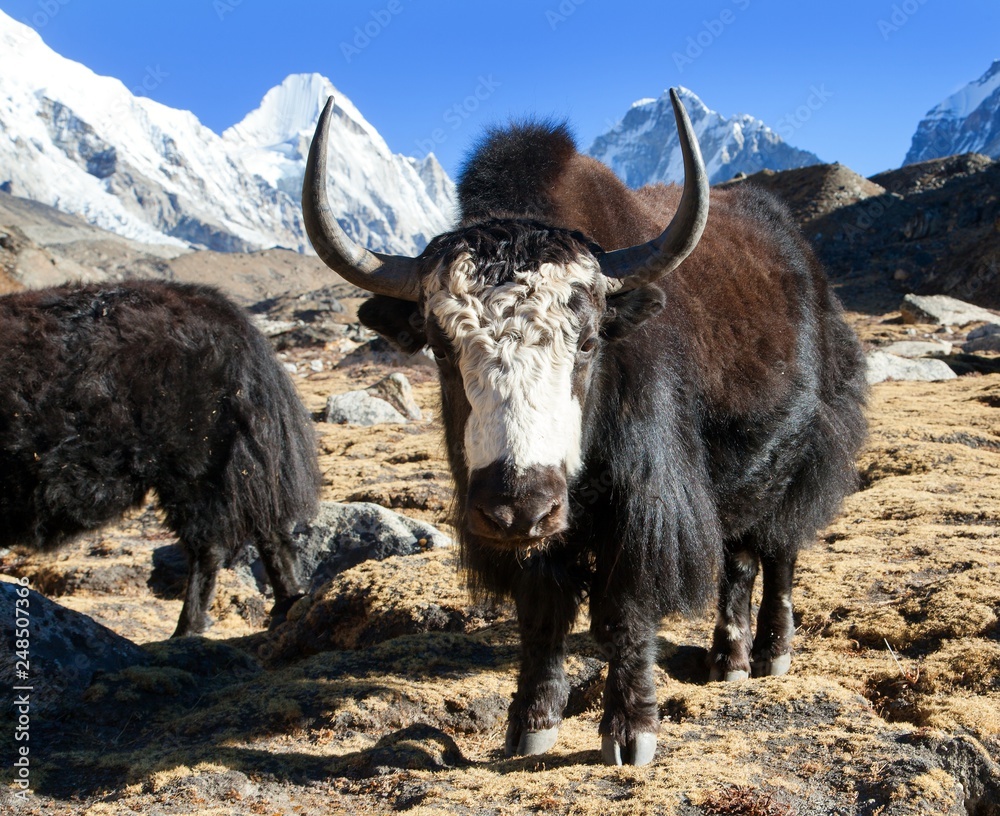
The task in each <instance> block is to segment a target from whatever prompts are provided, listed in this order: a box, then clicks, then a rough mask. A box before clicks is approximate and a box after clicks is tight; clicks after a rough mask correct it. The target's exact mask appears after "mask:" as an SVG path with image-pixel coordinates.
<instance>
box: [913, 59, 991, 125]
mask: <svg viewBox="0 0 1000 816" xmlns="http://www.w3.org/2000/svg"><path fill="white" fill-rule="evenodd" d="M998 89H1000V59H998V60H994V61H993V64H992V65H991V66H990V67H989V69H988V70H987V71H986V73H985V74H983V75H982V76H981V77H979V79H977V80H974V81H973V82H970V83H969V84H968V85H966V86H965V87H964V88H962V89H961V90H959V91H958V92H957V93H953V94H952V95H951V96H949V97H948V98H947V99H945V100H944V102H942V103H941V104H940V105H937V106H935V107H934V108H931V110H929V111H928V112H927V117H926V118H927V119H965V118H966V117H967V116H969V114H971V113H972V112H973V111H975V110H976V109H977V108H978V107H979V106H980V105H982V104H983V102H985V101H986V100H987V99H988V98H989V97H990V96H992V95H993V94H994V93H996V91H997V90H998Z"/></svg>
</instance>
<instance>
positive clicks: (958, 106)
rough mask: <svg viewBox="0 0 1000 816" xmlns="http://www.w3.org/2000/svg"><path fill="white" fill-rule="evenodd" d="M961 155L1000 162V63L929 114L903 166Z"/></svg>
mask: <svg viewBox="0 0 1000 816" xmlns="http://www.w3.org/2000/svg"><path fill="white" fill-rule="evenodd" d="M959 153H983V154H985V155H987V156H990V157H992V158H994V159H997V158H1000V60H995V61H994V62H993V64H992V65H991V66H990V67H989V68H988V69H987V71H986V73H985V74H983V75H982V76H981V77H979V79H977V80H975V81H973V82H970V83H969V84H968V85H966V86H965V87H964V88H962V89H961V90H960V91H958V92H957V93H954V94H952V95H951V96H949V97H948V98H947V99H945V100H944V101H943V102H941V103H940V104H939V105H936V106H935V107H933V108H931V109H930V110H929V111H928V112H927V115H926V116H925V117H924V118H923V119H922V120H921V122H920V124H919V125H917V131H916V133H914V134H913V140H912V142H911V143H910V149H909V151H907V153H906V158H905V159H904V160H903V164H913V163H915V162H923V161H927V160H928V159H938V158H943V157H945V156H954V155H957V154H959Z"/></svg>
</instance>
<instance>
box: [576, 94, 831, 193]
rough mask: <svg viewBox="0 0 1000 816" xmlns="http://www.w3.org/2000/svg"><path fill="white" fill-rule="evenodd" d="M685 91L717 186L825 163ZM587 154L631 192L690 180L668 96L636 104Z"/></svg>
mask: <svg viewBox="0 0 1000 816" xmlns="http://www.w3.org/2000/svg"><path fill="white" fill-rule="evenodd" d="M679 91H680V96H681V99H682V100H683V102H684V105H685V107H686V108H687V112H688V115H689V116H690V117H691V124H692V125H693V126H694V130H695V133H696V134H697V135H698V142H699V144H700V145H701V152H702V155H703V156H704V158H705V166H706V167H707V169H708V176H709V181H711V182H712V183H713V184H715V183H718V182H722V181H727V180H729V179H731V178H732V177H733V176H735V175H737V174H738V173H755V172H757V171H759V170H763V169H765V168H767V169H770V170H787V169H789V168H792V167H803V166H805V165H810V164H818V163H819V161H820V160H819V158H818V157H817V156H815V155H814V154H812V153H809V152H808V151H805V150H799V149H798V148H795V147H792V146H791V145H789V144H787V143H786V142H785V141H784V140H783V139H782V138H781V137H780V136H779V135H778V134H777V133H775V132H774V131H773V130H772V129H771V128H769V127H768V126H767V125H765V124H764V123H763V122H762V121H760V120H759V119H755V118H754V117H752V116H748V115H745V114H743V115H738V116H732V117H730V118H728V119H727V118H725V117H724V116H722V115H721V114H720V113H717V112H716V111H713V110H711V109H710V108H709V107H708V106H707V105H705V103H704V102H702V101H701V99H699V98H698V96H697V95H696V94H695V93H693V92H692V91H690V90H688V89H687V88H680V89H679ZM587 152H588V153H589V154H590V155H591V156H593V157H594V158H595V159H599V160H600V161H602V162H604V163H605V164H606V165H608V167H610V168H611V169H612V170H614V171H615V173H617V174H618V176H619V177H620V178H621V179H622V180H623V181H624V182H625V183H626V184H628V185H629V186H630V187H641V186H642V185H644V184H652V183H654V182H665V183H669V182H681V181H683V179H684V164H683V160H682V159H681V150H680V142H679V141H678V137H677V125H676V123H675V121H674V112H673V106H672V105H671V103H670V96H669V94H668V93H666V92H664V94H663V95H662V96H661V97H660V98H659V99H641V100H639V101H638V102H635V103H634V104H633V105H632V107H631V108H630V109H629V110H628V112H627V113H626V114H625V116H624V117H622V120H621V121H620V122H618V124H616V125H615V126H614V127H613V128H612V129H611V130H609V131H608V132H607V133H604V134H602V135H601V136H598V137H597V138H596V139H595V140H594V143H593V144H592V145H591V146H590V148H589V150H588V151H587Z"/></svg>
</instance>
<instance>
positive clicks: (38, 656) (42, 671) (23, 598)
mask: <svg viewBox="0 0 1000 816" xmlns="http://www.w3.org/2000/svg"><path fill="white" fill-rule="evenodd" d="M18 630H21V631H18ZM24 634H26V636H22V635H24ZM15 635H16V636H15ZM0 637H2V642H3V643H4V644H5V645H6V646H5V649H4V659H3V661H2V662H0V685H2V686H3V688H4V689H6V690H7V691H10V690H11V689H12V688H14V687H15V686H26V687H28V686H30V687H31V691H30V692H26V694H27V695H28V696H29V698H30V710H31V713H41V712H43V711H46V710H48V709H53V708H56V707H57V706H59V705H62V704H64V703H67V702H70V703H72V702H75V701H78V700H79V698H80V697H81V696H82V695H83V693H84V692H85V691H86V690H87V688H88V687H89V686H90V683H91V681H92V680H93V678H94V675H96V674H97V673H98V672H103V673H106V674H112V673H114V672H119V671H121V670H123V669H125V668H127V667H129V666H135V665H144V664H146V663H148V662H149V659H150V658H149V655H148V654H147V652H146V651H145V650H143V649H142V648H140V647H139V646H137V645H136V644H134V643H132V641H130V640H126V639H125V638H123V637H121V636H120V635H117V634H115V633H114V632H112V631H111V630H110V629H108V628H106V627H104V626H101V624H99V623H98V622H97V621H95V620H94V619H93V618H90V617H87V616H86V615H83V614H81V613H79V612H74V611H73V610H71V609H67V608H66V607H64V606H60V605H59V604H57V603H55V602H53V601H50V600H49V599H48V598H46V597H45V596H44V595H40V594H39V593H37V592H35V591H34V590H33V589H28V588H27V587H24V586H21V585H20V584H16V583H7V582H5V581H4V582H0ZM19 641H26V648H25V649H23V650H22V649H21V648H20V646H19V645H18V643H19ZM7 648H10V651H7ZM19 651H23V652H24V653H25V654H24V657H25V658H26V659H25V660H24V662H25V663H26V664H27V666H26V667H22V666H20V665H19V664H18V663H17V662H16V661H20V660H21V655H19V654H18V652H19ZM22 670H23V671H25V672H26V676H21V675H19V674H18V673H17V672H18V671H22ZM15 693H18V692H15ZM7 709H8V712H6V713H9V712H10V706H9V705H8V706H7Z"/></svg>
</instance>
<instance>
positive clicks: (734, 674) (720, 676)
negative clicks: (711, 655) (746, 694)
mask: <svg viewBox="0 0 1000 816" xmlns="http://www.w3.org/2000/svg"><path fill="white" fill-rule="evenodd" d="M749 677H750V672H745V671H734V670H730V671H723V670H722V667H721V666H719V665H718V664H717V663H716V664H714V665H713V666H712V668H711V670H710V671H709V673H708V679H709V680H710V681H711V682H713V683H718V682H723V683H735V682H738V681H740V680H746V679H747V678H749Z"/></svg>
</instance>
